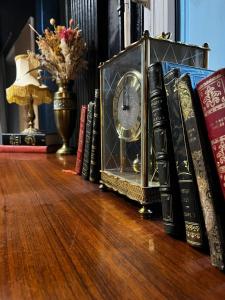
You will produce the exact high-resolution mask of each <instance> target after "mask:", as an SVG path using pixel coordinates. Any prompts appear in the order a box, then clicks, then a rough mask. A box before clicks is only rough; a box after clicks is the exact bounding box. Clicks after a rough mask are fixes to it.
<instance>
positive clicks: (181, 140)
mask: <svg viewBox="0 0 225 300" xmlns="http://www.w3.org/2000/svg"><path fill="white" fill-rule="evenodd" d="M179 76H180V71H179V69H172V70H171V71H169V72H168V73H167V74H166V75H165V76H164V83H165V88H166V92H167V105H168V112H169V124H170V128H171V136H172V142H173V149H174V157H175V161H176V170H177V175H178V182H179V186H180V195H181V200H182V205H183V212H184V221H185V231H186V240H187V242H188V243H189V244H191V245H192V246H197V247H203V246H204V244H205V239H206V237H205V226H204V220H203V216H202V209H201V205H200V200H199V194H198V188H197V182H196V178H195V175H194V170H193V164H192V159H191V154H190V149H189V145H188V141H187V136H186V133H185V127H184V124H183V117H182V111H181V107H180V103H179V99H178V93H177V88H176V80H177V78H178V77H179Z"/></svg>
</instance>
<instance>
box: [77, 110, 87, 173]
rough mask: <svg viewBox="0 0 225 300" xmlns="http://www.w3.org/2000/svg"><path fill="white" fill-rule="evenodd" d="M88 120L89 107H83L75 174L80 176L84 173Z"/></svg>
mask: <svg viewBox="0 0 225 300" xmlns="http://www.w3.org/2000/svg"><path fill="white" fill-rule="evenodd" d="M86 120H87V105H82V107H81V113H80V130H79V138H78V147H77V158H76V165H75V172H76V174H77V175H80V174H81V172H82V166H83V158H84V141H85V129H86Z"/></svg>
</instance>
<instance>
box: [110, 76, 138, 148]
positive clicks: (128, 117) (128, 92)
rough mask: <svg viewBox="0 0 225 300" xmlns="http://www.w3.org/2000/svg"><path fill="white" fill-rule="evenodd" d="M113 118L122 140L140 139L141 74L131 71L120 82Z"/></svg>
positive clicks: (114, 99) (115, 96) (116, 93)
mask: <svg viewBox="0 0 225 300" xmlns="http://www.w3.org/2000/svg"><path fill="white" fill-rule="evenodd" d="M113 118H114V123H115V127H116V130H117V133H118V135H119V138H120V139H123V140H126V141H128V142H131V141H136V140H138V139H139V136H140V133H141V74H140V73H139V72H137V71H130V72H127V73H125V74H124V75H123V77H122V78H121V79H120V81H119V82H118V84H117V86H116V89H115V94H114V97H113Z"/></svg>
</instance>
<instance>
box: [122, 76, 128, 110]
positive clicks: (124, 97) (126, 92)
mask: <svg viewBox="0 0 225 300" xmlns="http://www.w3.org/2000/svg"><path fill="white" fill-rule="evenodd" d="M126 84H127V78H126V80H125V84H124V90H123V101H122V106H121V108H122V110H127V109H128V105H127V104H126V102H127V101H126V98H127V95H128V91H127V86H126Z"/></svg>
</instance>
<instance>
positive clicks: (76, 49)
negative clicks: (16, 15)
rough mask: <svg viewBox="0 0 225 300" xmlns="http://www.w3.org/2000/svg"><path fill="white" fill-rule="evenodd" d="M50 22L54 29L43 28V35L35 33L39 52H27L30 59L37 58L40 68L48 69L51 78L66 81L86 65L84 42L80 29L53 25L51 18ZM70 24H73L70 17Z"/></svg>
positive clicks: (53, 21)
mask: <svg viewBox="0 0 225 300" xmlns="http://www.w3.org/2000/svg"><path fill="white" fill-rule="evenodd" d="M50 24H51V25H53V26H54V31H51V30H49V29H48V28H47V29H45V31H44V34H43V36H41V35H40V34H38V33H37V32H36V30H35V29H34V28H33V27H32V26H30V27H31V28H32V30H34V31H35V32H36V33H37V34H38V37H37V40H36V42H37V44H38V48H39V50H40V54H35V53H33V52H29V53H28V55H29V57H30V59H32V60H34V59H36V60H38V61H39V64H40V67H39V68H41V69H43V70H46V71H48V72H49V73H50V74H51V75H52V78H53V80H56V81H62V80H63V81H68V80H71V79H74V77H75V75H76V74H77V73H78V72H79V71H80V70H81V69H82V68H85V67H86V61H85V60H84V58H83V55H84V52H85V51H86V44H85V42H84V40H83V37H82V35H81V30H80V29H79V28H78V26H76V27H75V28H72V27H68V28H66V27H65V26H55V24H56V22H55V20H54V19H53V18H52V19H51V20H50ZM69 24H70V26H72V25H73V24H74V21H73V20H72V19H71V20H70V22H69Z"/></svg>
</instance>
